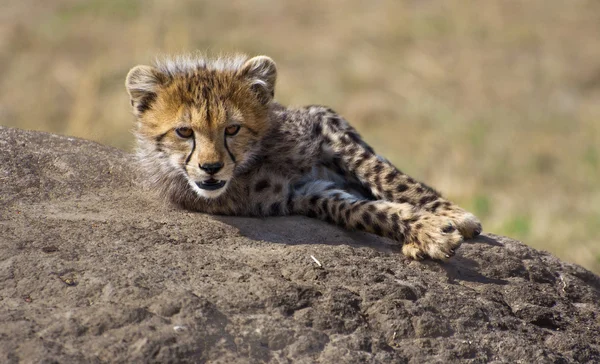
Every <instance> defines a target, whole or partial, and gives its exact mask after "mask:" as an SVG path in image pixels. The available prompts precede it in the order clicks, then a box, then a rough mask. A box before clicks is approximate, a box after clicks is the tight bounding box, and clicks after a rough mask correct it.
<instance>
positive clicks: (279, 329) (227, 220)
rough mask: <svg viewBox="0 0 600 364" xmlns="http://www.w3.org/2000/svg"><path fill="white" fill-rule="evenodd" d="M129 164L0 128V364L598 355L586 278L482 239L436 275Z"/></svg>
mask: <svg viewBox="0 0 600 364" xmlns="http://www.w3.org/2000/svg"><path fill="white" fill-rule="evenodd" d="M132 162H133V161H132V157H131V156H130V155H128V154H126V153H124V152H122V151H119V150H116V149H112V148H109V147H105V146H102V145H98V144H95V143H92V142H88V141H84V140H79V139H74V138H66V137H60V136H56V135H50V134H45V133H39V132H30V131H22V130H16V129H9V128H0V322H1V323H2V324H1V325H0V362H3V363H16V362H69V363H75V362H86V363H87V362H119V363H129V362H215V363H255V362H273V363H283V362H285V363H287V362H298V363H313V362H331V363H338V362H347V363H358V362H361V363H362V362H369V363H389V362H394V363H404V362H405V363H422V362H440V363H453V362H473V363H483V362H492V363H494V362H496V363H499V362H522V363H534V362H535V363H546V362H547V363H569V362H590V363H593V362H600V316H599V315H600V278H599V277H598V276H596V275H594V274H592V273H590V272H588V271H586V270H585V269H583V268H581V267H578V266H576V265H573V264H568V263H565V262H562V261H560V260H559V259H557V258H555V257H553V256H552V255H550V254H548V253H545V252H540V251H536V250H534V249H531V248H529V247H527V246H526V245H524V244H522V243H520V242H517V241H514V240H512V239H509V238H505V237H501V236H495V235H491V234H487V235H483V236H481V237H479V238H477V239H474V240H472V241H468V242H466V243H465V244H463V246H462V247H461V248H460V249H459V251H458V254H457V256H456V257H454V258H453V259H452V260H451V261H450V262H448V263H446V264H440V263H436V262H431V261H425V262H414V261H410V260H407V259H405V258H403V257H402V255H401V254H400V253H399V249H398V247H396V246H394V245H392V244H389V242H388V241H386V240H384V239H379V238H377V237H375V236H372V235H369V234H361V233H351V232H347V231H344V230H341V229H339V228H337V227H334V226H331V225H328V224H325V223H321V222H319V221H315V220H311V219H308V218H304V217H289V218H270V219H251V218H238V217H218V216H208V215H205V214H199V213H193V212H188V211H183V210H180V209H177V208H175V207H172V206H168V205H165V204H164V203H163V202H162V201H159V200H157V199H156V198H155V196H154V195H153V194H152V193H151V192H150V191H147V190H144V189H143V188H141V187H139V186H138V185H137V184H136V179H137V177H136V173H135V169H134V168H133V167H132ZM311 255H312V256H314V257H315V258H317V259H318V260H319V262H320V263H321V264H322V267H319V266H318V265H317V264H316V263H315V262H314V260H313V259H312V258H311Z"/></svg>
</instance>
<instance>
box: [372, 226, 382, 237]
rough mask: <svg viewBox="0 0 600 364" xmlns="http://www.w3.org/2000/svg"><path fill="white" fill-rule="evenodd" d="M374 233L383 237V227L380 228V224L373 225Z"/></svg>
mask: <svg viewBox="0 0 600 364" xmlns="http://www.w3.org/2000/svg"><path fill="white" fill-rule="evenodd" d="M373 232H374V233H375V234H376V235H381V232H382V231H381V226H379V225H378V224H373Z"/></svg>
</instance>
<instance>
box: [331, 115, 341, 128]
mask: <svg viewBox="0 0 600 364" xmlns="http://www.w3.org/2000/svg"><path fill="white" fill-rule="evenodd" d="M329 126H330V127H331V129H333V130H338V129H339V128H340V118H338V117H337V116H332V117H330V118H329Z"/></svg>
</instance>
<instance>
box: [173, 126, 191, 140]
mask: <svg viewBox="0 0 600 364" xmlns="http://www.w3.org/2000/svg"><path fill="white" fill-rule="evenodd" d="M175 132H176V133H177V135H178V136H179V137H180V138H184V139H187V138H191V137H192V135H193V134H194V131H193V130H192V128H186V127H183V128H177V129H175Z"/></svg>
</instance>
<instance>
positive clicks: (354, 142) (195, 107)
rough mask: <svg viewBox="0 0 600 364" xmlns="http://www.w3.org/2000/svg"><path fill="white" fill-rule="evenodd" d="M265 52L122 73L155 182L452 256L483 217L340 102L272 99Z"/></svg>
mask: <svg viewBox="0 0 600 364" xmlns="http://www.w3.org/2000/svg"><path fill="white" fill-rule="evenodd" d="M276 78H277V69H276V67H275V63H274V62H273V60H272V59H271V58H269V57H266V56H258V57H254V58H250V59H248V58H247V57H245V56H235V57H225V58H219V59H204V58H202V57H195V56H188V57H178V58H173V59H165V60H163V61H160V62H158V63H157V64H156V65H155V66H153V67H151V66H136V67H134V68H133V69H131V71H129V74H128V75H127V80H126V82H125V84H126V87H127V91H128V93H129V95H130V97H131V104H132V106H133V112H134V114H135V116H136V118H137V127H136V131H135V134H136V137H137V154H138V156H139V160H140V163H141V166H142V167H143V169H144V170H145V172H146V173H147V176H148V179H149V182H150V183H151V184H152V185H154V186H155V187H156V188H157V189H158V190H159V191H160V192H161V193H162V194H163V195H164V196H165V197H166V198H168V199H170V200H171V201H172V202H174V203H176V204H178V205H180V206H182V207H184V208H186V209H191V210H196V211H202V212H206V213H210V214H222V215H240V216H282V215H305V216H309V217H314V218H319V219H321V220H325V221H327V222H330V223H333V224H337V225H340V226H342V227H344V228H346V229H349V230H362V231H367V232H370V233H373V234H377V235H380V236H384V237H388V238H391V239H393V240H395V241H397V242H398V243H401V244H403V246H402V252H403V253H404V254H405V255H407V256H409V257H411V258H415V259H423V258H426V257H430V258H433V259H440V260H445V259H447V258H450V257H451V256H452V255H454V252H455V249H456V248H458V247H459V245H460V244H461V242H462V241H463V240H464V239H469V238H472V237H474V236H477V235H478V234H479V233H480V232H481V224H480V222H479V220H478V219H477V218H476V217H475V216H474V215H473V214H471V213H469V212H466V211H465V210H463V209H461V208H460V207H458V206H456V205H455V204H453V203H452V202H450V201H448V200H446V199H444V198H443V197H442V196H441V195H440V194H439V193H438V192H436V191H435V190H434V189H432V188H430V187H429V186H427V185H425V184H423V183H421V182H418V181H415V180H414V179H413V178H411V177H409V176H407V175H406V174H404V173H402V172H401V171H400V170H398V169H397V168H396V167H394V166H393V165H392V164H391V163H390V162H388V161H387V160H386V159H384V158H382V157H381V156H378V155H377V154H376V153H375V152H374V151H373V148H371V147H370V146H369V145H368V144H367V143H366V142H365V141H364V140H363V139H362V138H361V137H360V135H359V134H358V133H357V132H356V130H355V129H354V128H353V127H352V126H350V124H348V122H347V121H346V120H345V119H344V118H343V117H342V116H340V115H339V114H338V113H336V112H335V111H333V110H331V109H329V108H327V107H324V106H306V107H299V108H289V107H285V106H283V105H280V104H278V103H277V102H275V101H274V99H273V98H274V94H275V80H276Z"/></svg>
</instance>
